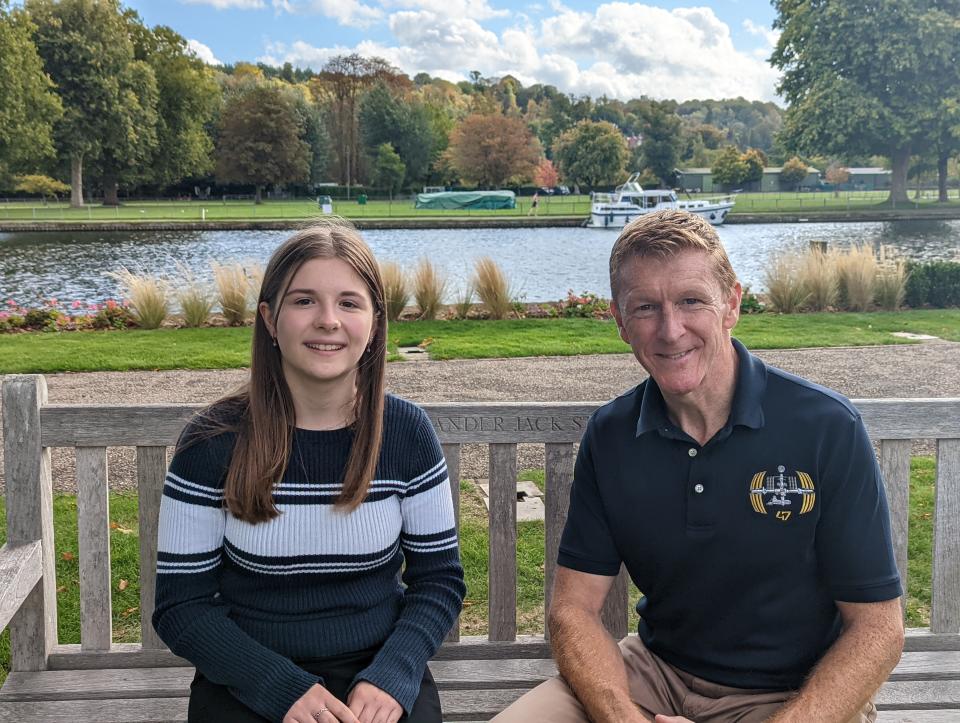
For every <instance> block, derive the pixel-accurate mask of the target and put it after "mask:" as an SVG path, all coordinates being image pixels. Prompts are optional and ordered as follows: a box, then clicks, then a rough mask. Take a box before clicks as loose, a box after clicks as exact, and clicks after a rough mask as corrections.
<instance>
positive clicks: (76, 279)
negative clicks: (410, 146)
mask: <svg viewBox="0 0 960 723" xmlns="http://www.w3.org/2000/svg"><path fill="white" fill-rule="evenodd" d="M718 230H719V233H720V237H721V239H722V241H723V243H724V245H725V246H726V248H727V252H728V254H729V255H730V260H731V262H732V264H733V267H734V269H735V270H736V271H737V273H738V274H739V276H740V279H741V281H742V282H743V283H744V285H749V286H750V287H751V288H752V289H753V290H754V291H762V290H763V288H764V284H763V280H764V270H765V269H766V267H767V266H768V264H769V263H770V260H771V259H772V258H773V257H774V256H775V255H776V254H778V253H782V252H791V251H802V250H803V249H805V248H807V247H808V246H809V242H810V241H814V240H816V241H826V242H827V243H828V244H829V245H830V247H831V248H841V249H843V248H848V247H850V246H851V245H853V244H869V245H870V246H872V247H874V248H879V247H880V246H881V245H884V246H886V247H888V248H889V249H890V250H892V251H893V252H895V253H897V254H900V255H902V256H903V257H905V258H908V259H914V260H934V259H947V260H960V221H893V222H868V223H795V224H753V225H731V226H722V227H720V228H719V229H718ZM288 235H289V232H286V231H162V232H161V231H138V232H126V231H124V232H120V231H116V232H113V231H111V232H99V231H93V232H44V233H36V232H31V233H0V302H5V301H6V300H8V299H13V300H15V301H16V302H17V303H19V304H21V305H24V306H36V305H38V304H39V303H40V302H42V301H43V300H47V299H51V298H56V299H57V300H58V302H59V304H60V305H61V306H63V307H66V306H68V305H69V304H71V303H72V302H74V301H79V302H81V303H83V304H88V303H94V302H102V301H103V300H105V299H107V298H118V297H119V296H120V291H119V289H118V286H117V282H116V281H115V280H114V279H112V278H111V277H110V276H108V275H107V272H109V271H113V270H116V269H118V268H120V267H126V268H128V269H130V270H131V271H136V272H141V273H149V274H159V275H162V276H166V277H169V278H172V279H175V278H177V277H178V267H177V264H178V262H179V263H182V264H185V265H186V266H187V267H189V268H190V269H191V270H192V271H193V272H194V273H195V274H196V275H197V276H198V277H199V278H201V279H210V278H211V276H212V275H211V272H210V263H211V261H218V262H220V263H228V262H240V263H243V264H245V265H246V264H263V263H265V260H266V259H267V257H268V256H269V255H270V253H271V251H273V249H274V248H276V246H277V245H278V244H279V243H280V242H281V241H282V240H283V239H284V238H286V237H287V236H288ZM616 235H617V234H616V232H614V231H604V230H599V229H587V228H507V229H502V228H477V229H424V230H371V231H365V232H363V236H364V237H365V238H366V239H367V241H368V243H369V244H370V246H371V247H372V248H373V251H374V253H375V254H376V255H377V257H378V258H379V259H381V260H392V261H397V262H399V263H400V264H402V265H404V266H406V267H412V266H414V265H415V264H416V262H417V259H419V258H420V257H427V258H429V259H430V260H431V261H433V262H434V263H435V264H437V265H438V266H440V267H442V268H443V269H444V270H445V271H446V273H447V275H448V277H449V280H450V283H449V285H448V297H449V299H450V300H451V301H452V299H453V297H454V296H455V295H456V294H457V292H458V290H459V289H461V288H463V286H464V284H465V281H466V279H467V278H468V277H469V275H470V273H471V270H472V266H473V261H474V259H476V258H477V257H479V256H485V255H486V256H491V257H492V258H494V259H495V260H496V261H497V262H499V263H500V264H501V266H502V267H503V269H504V271H505V272H506V274H507V277H508V278H509V279H510V280H511V284H512V285H513V288H514V293H515V295H516V296H517V297H518V298H520V299H523V300H526V301H551V300H558V299H560V298H563V297H565V296H566V292H567V289H573V290H575V291H577V292H581V291H592V292H596V293H599V294H601V295H603V296H608V295H609V285H608V279H607V259H608V257H609V254H610V248H611V247H612V245H613V242H614V241H615V240H616Z"/></svg>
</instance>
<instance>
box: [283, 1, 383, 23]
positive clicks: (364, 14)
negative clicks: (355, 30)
mask: <svg viewBox="0 0 960 723" xmlns="http://www.w3.org/2000/svg"><path fill="white" fill-rule="evenodd" d="M273 7H274V9H275V10H276V11H277V12H286V13H290V14H291V15H323V16H324V17H328V18H333V19H334V20H336V21H337V22H338V23H340V24H341V25H351V26H354V27H359V28H362V27H367V26H369V25H371V24H373V23H375V22H377V21H378V20H380V19H381V18H382V17H383V11H382V10H380V9H379V8H375V7H371V6H370V5H364V4H363V3H362V2H360V1H359V0H273Z"/></svg>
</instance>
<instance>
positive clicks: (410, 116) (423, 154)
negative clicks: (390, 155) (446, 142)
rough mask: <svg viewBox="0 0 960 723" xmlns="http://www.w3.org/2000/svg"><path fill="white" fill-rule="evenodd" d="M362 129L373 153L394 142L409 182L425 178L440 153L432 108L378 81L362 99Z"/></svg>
mask: <svg viewBox="0 0 960 723" xmlns="http://www.w3.org/2000/svg"><path fill="white" fill-rule="evenodd" d="M360 133H361V137H362V138H363V145H364V147H365V149H366V151H367V153H368V154H369V155H370V156H375V155H376V154H378V153H379V152H380V151H379V149H380V146H381V145H383V144H384V143H388V144H390V145H391V146H392V147H393V148H394V150H395V152H396V153H397V154H399V156H400V158H401V160H402V161H403V163H404V166H405V167H406V174H407V175H406V182H407V183H408V184H414V183H417V182H419V181H421V180H423V179H424V178H425V177H426V175H427V172H428V170H429V168H430V163H431V162H432V161H433V160H434V158H435V157H436V154H437V151H436V138H435V135H434V131H433V127H432V125H431V116H430V111H429V110H428V109H427V108H426V106H424V105H423V104H422V103H420V102H417V101H416V100H413V99H403V98H400V97H398V95H396V94H394V93H392V92H391V91H390V89H389V88H388V87H387V85H386V84H385V83H377V85H375V86H374V87H373V88H372V89H371V90H370V91H369V92H368V93H366V94H365V95H364V96H363V99H362V100H361V101H360Z"/></svg>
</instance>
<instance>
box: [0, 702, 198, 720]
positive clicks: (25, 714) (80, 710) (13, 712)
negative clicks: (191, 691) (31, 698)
mask: <svg viewBox="0 0 960 723" xmlns="http://www.w3.org/2000/svg"><path fill="white" fill-rule="evenodd" d="M187 702H188V700H187V698H122V699H119V700H72V701H70V703H69V704H66V705H65V704H64V703H63V702H62V701H54V702H51V703H0V723H24V721H29V722H30V723H88V722H89V723H181V722H185V721H186V720H187Z"/></svg>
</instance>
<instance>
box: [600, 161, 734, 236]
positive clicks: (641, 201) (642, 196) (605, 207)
mask: <svg viewBox="0 0 960 723" xmlns="http://www.w3.org/2000/svg"><path fill="white" fill-rule="evenodd" d="M639 179H640V174H639V173H634V174H633V175H632V176H630V178H628V179H627V182H626V183H624V184H623V185H622V186H617V188H616V190H615V191H614V192H613V193H594V194H593V198H592V201H591V204H590V222H589V224H588V226H591V227H593V228H614V229H616V228H623V227H624V226H626V225H627V224H628V223H630V221H632V220H633V219H635V218H636V217H637V216H642V215H644V214H647V213H652V212H653V211H662V210H664V209H668V208H673V209H681V210H683V211H690V212H691V213H695V214H697V215H698V216H702V217H703V218H704V219H706V220H707V221H709V222H710V223H711V224H713V225H714V226H719V225H720V224H722V223H723V222H724V221H725V220H726V218H727V214H728V213H729V212H730V209H731V208H733V204H734V203H735V202H736V197H735V196H733V195H729V196H719V197H716V198H705V199H691V200H689V201H681V200H679V199H678V198H677V194H676V193H675V192H674V191H671V190H669V189H654V190H646V191H645V190H644V189H643V187H642V186H641V185H640V180H639Z"/></svg>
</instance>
